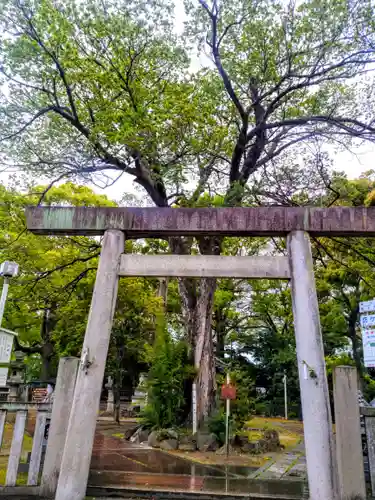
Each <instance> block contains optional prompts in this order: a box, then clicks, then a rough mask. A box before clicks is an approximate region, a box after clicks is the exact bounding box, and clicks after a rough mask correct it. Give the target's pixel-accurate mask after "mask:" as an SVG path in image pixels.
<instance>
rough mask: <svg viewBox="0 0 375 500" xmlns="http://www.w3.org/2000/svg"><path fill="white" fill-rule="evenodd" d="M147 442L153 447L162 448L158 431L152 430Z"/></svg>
mask: <svg viewBox="0 0 375 500" xmlns="http://www.w3.org/2000/svg"><path fill="white" fill-rule="evenodd" d="M147 442H148V445H149V446H152V448H160V441H159V433H158V432H157V431H152V432H151V434H150V435H149V436H148V440H147Z"/></svg>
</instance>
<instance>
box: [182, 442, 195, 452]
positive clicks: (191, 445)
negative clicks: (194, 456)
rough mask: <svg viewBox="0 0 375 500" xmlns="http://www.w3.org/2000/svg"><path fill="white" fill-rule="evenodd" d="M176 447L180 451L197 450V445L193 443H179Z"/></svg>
mask: <svg viewBox="0 0 375 500" xmlns="http://www.w3.org/2000/svg"><path fill="white" fill-rule="evenodd" d="M178 449H179V450H181V451H197V445H196V444H195V443H180V444H179V445H178Z"/></svg>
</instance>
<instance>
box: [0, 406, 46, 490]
mask: <svg viewBox="0 0 375 500" xmlns="http://www.w3.org/2000/svg"><path fill="white" fill-rule="evenodd" d="M51 410H52V405H51V404H50V403H40V404H35V403H0V443H2V442H3V437H4V430H5V425H6V421H7V417H8V416H9V415H10V414H14V415H15V422H14V426H13V436H12V441H11V446H10V451H9V458H8V465H7V470H6V477H5V486H15V485H16V482H17V476H18V472H19V466H20V458H21V453H22V443H23V440H24V434H25V428H26V422H27V418H28V417H30V415H31V413H32V414H33V417H34V416H35V428H34V436H33V445H32V450H31V455H30V460H29V462H28V467H27V469H28V476H27V485H28V486H36V485H38V482H39V477H40V472H41V470H40V469H41V461H42V451H43V444H44V440H45V438H44V435H45V431H46V425H47V422H49V420H50V418H51Z"/></svg>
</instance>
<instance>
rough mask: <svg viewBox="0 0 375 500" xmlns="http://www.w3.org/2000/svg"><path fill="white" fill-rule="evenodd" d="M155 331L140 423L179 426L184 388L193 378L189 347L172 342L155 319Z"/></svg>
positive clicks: (164, 328) (183, 403)
mask: <svg viewBox="0 0 375 500" xmlns="http://www.w3.org/2000/svg"><path fill="white" fill-rule="evenodd" d="M156 321H157V328H156V329H157V332H156V338H155V345H154V350H153V359H152V364H151V369H150V372H149V375H148V381H147V384H148V404H147V406H146V408H145V410H144V413H143V423H144V424H145V425H146V426H147V427H151V428H154V429H166V428H169V427H175V426H178V425H181V424H182V422H183V419H184V415H185V405H186V401H185V396H184V387H185V384H186V382H187V381H188V380H190V379H192V378H193V376H194V369H193V367H192V365H191V364H190V362H189V356H188V346H187V344H186V343H185V342H183V341H180V340H177V341H175V340H174V339H173V338H172V336H171V335H170V333H169V332H168V330H167V328H166V325H165V322H164V319H163V318H162V317H161V316H159V317H158V318H157V320H156Z"/></svg>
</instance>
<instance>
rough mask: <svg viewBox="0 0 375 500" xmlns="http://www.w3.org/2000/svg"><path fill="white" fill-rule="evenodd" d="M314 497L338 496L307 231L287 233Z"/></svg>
mask: <svg viewBox="0 0 375 500" xmlns="http://www.w3.org/2000/svg"><path fill="white" fill-rule="evenodd" d="M288 255H289V262H290V271H291V278H292V282H291V283H292V302H293V316H294V329H295V336H296V347H297V361H298V373H299V382H300V388H301V402H302V413H303V425H304V434H305V447H306V462H307V473H308V482H309V490H310V497H309V498H310V500H322V499H324V500H333V499H334V498H335V470H334V465H333V453H334V447H333V435H332V420H331V411H330V404H329V394H328V384H327V377H326V369H325V361H324V352H323V341H322V335H321V331H320V320H319V309H318V300H317V296H316V288H315V278H314V270H313V261H312V255H311V245H310V239H309V235H308V234H307V233H305V232H304V231H293V232H291V233H290V234H289V235H288Z"/></svg>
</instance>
